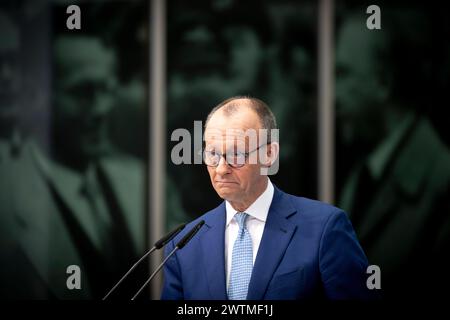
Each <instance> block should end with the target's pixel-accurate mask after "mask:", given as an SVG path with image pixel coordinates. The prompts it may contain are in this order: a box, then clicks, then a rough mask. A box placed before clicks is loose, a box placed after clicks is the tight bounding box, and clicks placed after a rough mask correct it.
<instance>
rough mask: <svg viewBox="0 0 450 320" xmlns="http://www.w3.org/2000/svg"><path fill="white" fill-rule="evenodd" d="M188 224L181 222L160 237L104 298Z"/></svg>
mask: <svg viewBox="0 0 450 320" xmlns="http://www.w3.org/2000/svg"><path fill="white" fill-rule="evenodd" d="M185 226H186V223H182V224H180V225H179V226H178V227H176V228H175V229H173V230H172V231H170V232H169V233H168V234H166V235H165V236H164V237H162V238H161V239H159V240H158V241H156V242H155V244H154V245H153V248H151V249H150V250H149V251H147V253H146V254H144V255H143V256H142V257H141V258H140V259H139V260H138V261H137V262H136V263H135V264H133V266H132V267H131V268H130V269H129V270H128V271H127V273H125V274H124V276H123V277H122V278H121V279H120V280H119V281H118V282H117V283H116V284H115V285H114V287H112V288H111V290H109V291H108V293H107V294H106V295H105V296H104V297H103V299H102V300H106V299H107V298H108V297H109V295H110V294H111V293H113V291H114V290H116V288H117V287H118V286H119V285H120V284H121V283H122V281H123V280H125V278H126V277H128V275H129V274H130V273H131V271H133V270H134V268H136V267H137V266H138V265H139V264H140V263H141V262H142V260H144V259H145V258H146V257H147V256H148V255H149V254H151V253H152V252H153V251H155V250H159V249H161V248H162V247H164V246H165V245H166V244H167V243H168V242H169V241H170V240H172V239H173V238H174V237H175V236H176V235H177V234H179V233H180V232H181V230H183V229H184V227H185Z"/></svg>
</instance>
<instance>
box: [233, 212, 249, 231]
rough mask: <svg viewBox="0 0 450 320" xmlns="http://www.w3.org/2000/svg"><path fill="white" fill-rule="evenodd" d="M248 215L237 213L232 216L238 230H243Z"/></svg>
mask: <svg viewBox="0 0 450 320" xmlns="http://www.w3.org/2000/svg"><path fill="white" fill-rule="evenodd" d="M247 217H248V214H246V213H245V212H238V213H236V214H235V215H234V219H236V222H237V223H238V225H239V229H243V228H244V227H245V220H246V219H247Z"/></svg>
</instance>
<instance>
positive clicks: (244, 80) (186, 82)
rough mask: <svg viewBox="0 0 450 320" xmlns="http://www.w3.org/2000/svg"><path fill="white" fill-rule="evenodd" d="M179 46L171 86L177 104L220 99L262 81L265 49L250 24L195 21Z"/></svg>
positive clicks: (172, 61)
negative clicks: (219, 24)
mask: <svg viewBox="0 0 450 320" xmlns="http://www.w3.org/2000/svg"><path fill="white" fill-rule="evenodd" d="M176 45H177V49H176V50H174V51H175V53H174V57H173V60H171V61H170V63H171V64H172V65H173V66H174V68H175V71H174V72H172V73H171V76H170V81H169V88H168V89H169V98H170V99H171V100H172V101H174V103H181V104H186V102H188V104H189V103H191V104H195V103H196V102H197V101H205V100H204V99H205V97H210V98H211V99H212V101H217V100H218V99H225V98H226V97H229V96H233V95H236V93H237V92H246V90H247V91H248V90H252V89H254V87H255V85H256V84H257V83H258V80H259V79H258V75H259V71H260V68H261V63H262V59H263V50H262V49H263V48H262V45H261V43H260V40H259V38H258V35H257V33H256V32H255V31H254V30H253V29H251V28H249V27H247V26H241V25H222V26H220V27H219V28H217V27H213V26H211V25H209V24H208V23H204V24H202V23H197V24H193V25H190V26H188V27H187V28H186V29H183V31H182V33H181V34H180V35H179V37H178V42H177V44H176Z"/></svg>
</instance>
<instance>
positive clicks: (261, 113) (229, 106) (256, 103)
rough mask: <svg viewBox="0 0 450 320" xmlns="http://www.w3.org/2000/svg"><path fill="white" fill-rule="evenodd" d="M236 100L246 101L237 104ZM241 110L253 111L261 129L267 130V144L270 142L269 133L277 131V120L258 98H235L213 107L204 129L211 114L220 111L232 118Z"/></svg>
mask: <svg viewBox="0 0 450 320" xmlns="http://www.w3.org/2000/svg"><path fill="white" fill-rule="evenodd" d="M236 100H246V101H245V103H240V102H237V101H236ZM242 108H250V109H251V110H253V111H255V112H256V114H257V115H258V117H259V121H260V124H261V128H262V129H267V143H270V142H271V132H272V130H273V129H277V120H276V118H275V115H274V114H273V113H272V111H271V110H270V108H269V106H268V105H267V104H266V103H265V102H264V101H262V100H260V99H258V98H253V97H250V96H235V97H231V98H229V99H226V100H224V101H222V102H221V103H219V104H218V105H217V106H215V107H214V108H213V109H212V110H211V111H210V112H209V114H208V116H207V117H206V122H205V129H206V127H207V126H208V122H209V120H210V119H211V117H212V116H213V114H214V113H215V112H216V111H218V110H219V109H221V110H222V111H223V113H224V114H225V115H226V116H232V115H233V114H235V113H237V112H238V111H239V110H242Z"/></svg>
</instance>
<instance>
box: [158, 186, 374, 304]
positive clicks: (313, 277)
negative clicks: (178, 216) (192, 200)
mask: <svg viewBox="0 0 450 320" xmlns="http://www.w3.org/2000/svg"><path fill="white" fill-rule="evenodd" d="M225 217H226V211H225V202H222V204H221V205H219V206H218V207H217V208H215V209H213V210H211V211H209V212H207V213H206V214H204V215H203V216H201V217H200V218H198V219H197V220H195V221H193V222H191V223H190V224H189V225H188V226H187V227H186V228H185V229H184V230H183V232H181V233H180V234H179V235H178V236H177V237H175V239H174V240H173V241H171V242H170V243H169V244H168V245H167V248H166V255H167V254H168V252H170V251H172V249H173V248H174V245H175V244H176V243H177V242H178V241H179V240H180V239H181V237H183V236H184V235H185V234H186V233H187V232H188V231H189V230H190V229H191V228H192V227H193V226H194V225H195V224H196V223H197V222H198V221H199V220H200V219H204V220H205V225H204V226H203V227H202V228H201V229H200V231H199V232H198V233H197V235H195V237H194V238H193V239H192V240H191V241H190V242H189V243H188V244H187V245H186V246H185V247H184V248H183V249H181V250H178V251H177V253H176V254H175V255H174V256H172V257H171V258H170V259H169V260H168V261H167V264H166V265H165V267H164V286H163V291H162V296H161V298H162V299H186V300H189V299H196V300H197V299H201V300H226V299H227V292H226V284H225V258H224V252H225V249H224V244H225ZM367 266H368V262H367V258H366V256H365V254H364V252H363V250H362V249H361V246H360V245H359V243H358V240H357V238H356V235H355V232H354V231H353V228H352V226H351V224H350V221H349V220H348V218H347V215H346V214H345V213H344V212H343V211H342V210H340V209H338V208H335V207H333V206H331V205H328V204H325V203H322V202H319V201H314V200H310V199H306V198H301V197H296V196H292V195H289V194H286V193H284V192H282V191H281V190H279V189H278V188H276V187H275V192H274V196H273V200H272V203H271V206H270V209H269V213H268V216H267V220H266V225H265V227H264V232H263V236H262V239H261V243H260V246H259V250H258V253H257V256H256V260H255V264H254V267H253V272H252V276H251V280H250V284H249V289H248V295H247V299H249V300H260V299H271V300H278V299H283V300H290V299H307V298H317V297H321V298H328V299H366V298H370V297H371V292H370V290H369V289H367V287H366V279H367V276H368V275H367V274H366V269H367Z"/></svg>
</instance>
